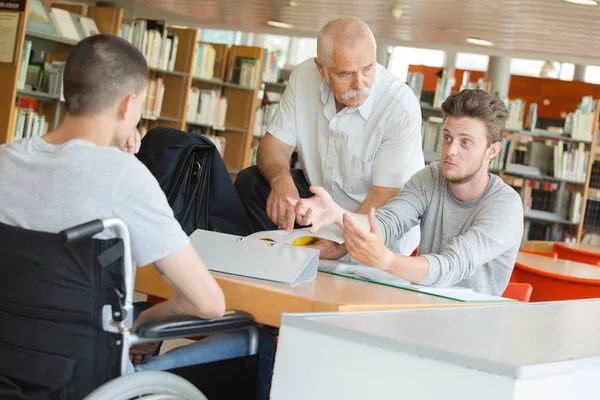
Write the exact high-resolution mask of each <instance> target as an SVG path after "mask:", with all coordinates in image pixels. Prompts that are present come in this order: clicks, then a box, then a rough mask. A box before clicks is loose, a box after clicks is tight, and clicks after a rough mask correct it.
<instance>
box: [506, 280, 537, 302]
mask: <svg viewBox="0 0 600 400" xmlns="http://www.w3.org/2000/svg"><path fill="white" fill-rule="evenodd" d="M532 292H533V286H531V285H530V284H529V283H517V282H508V286H507V287H506V289H505V290H504V293H503V294H502V297H506V298H507V299H513V300H518V301H522V302H525V303H528V302H529V299H530V298H531V293H532Z"/></svg>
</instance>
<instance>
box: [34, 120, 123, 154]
mask: <svg viewBox="0 0 600 400" xmlns="http://www.w3.org/2000/svg"><path fill="white" fill-rule="evenodd" d="M112 132H114V129H113V127H112V126H111V124H107V122H106V119H105V118H102V117H74V116H70V115H69V114H67V115H65V117H64V118H63V120H62V121H61V122H60V124H59V125H58V127H56V129H54V130H53V131H51V132H49V133H48V134H46V135H44V136H43V137H42V138H43V140H44V141H46V142H48V143H50V144H63V143H66V142H68V141H69V140H73V139H82V140H87V141H88V142H92V143H94V144H95V145H97V146H103V147H106V146H111V145H112V140H113V133H112Z"/></svg>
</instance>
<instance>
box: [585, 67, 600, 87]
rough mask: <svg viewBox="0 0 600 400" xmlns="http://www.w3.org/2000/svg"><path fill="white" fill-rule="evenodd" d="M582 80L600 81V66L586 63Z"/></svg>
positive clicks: (589, 81)
mask: <svg viewBox="0 0 600 400" xmlns="http://www.w3.org/2000/svg"><path fill="white" fill-rule="evenodd" d="M584 81H585V82H588V83H600V67H597V66H595V65H588V67H587V68H586V69H585V78H584Z"/></svg>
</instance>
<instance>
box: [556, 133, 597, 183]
mask: <svg viewBox="0 0 600 400" xmlns="http://www.w3.org/2000/svg"><path fill="white" fill-rule="evenodd" d="M589 159H590V152H589V151H588V150H585V144H584V143H579V144H577V146H576V147H575V145H574V144H572V143H568V142H563V141H562V140H559V141H558V143H557V144H556V145H555V146H554V177H555V178H560V179H568V180H571V181H577V182H585V178H586V171H587V165H588V162H589Z"/></svg>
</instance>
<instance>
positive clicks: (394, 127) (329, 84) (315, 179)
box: [236, 17, 424, 259]
mask: <svg viewBox="0 0 600 400" xmlns="http://www.w3.org/2000/svg"><path fill="white" fill-rule="evenodd" d="M376 46H377V45H376V43H375V38H374V36H373V33H372V32H371V30H370V29H369V27H368V26H367V25H366V24H365V23H364V22H363V21H361V20H360V19H358V18H352V17H345V18H337V19H334V20H331V21H329V22H328V23H327V24H325V25H324V26H323V27H322V28H321V30H320V31H319V36H318V39H317V58H314V59H309V60H306V61H304V62H302V63H301V64H299V65H298V66H297V67H296V68H295V70H294V71H293V72H292V74H291V76H290V80H289V84H288V86H287V88H286V90H285V92H284V94H283V96H282V98H281V102H280V106H279V110H278V111H277V113H276V114H275V117H274V119H273V122H272V123H271V125H270V126H269V128H268V132H267V134H266V136H265V137H264V138H263V139H262V140H261V143H260V145H259V148H258V157H257V166H255V167H250V168H247V169H245V170H244V171H241V172H240V174H239V175H238V177H237V180H236V188H237V190H238V193H239V195H240V198H241V199H242V202H243V203H244V205H245V207H246V209H247V211H248V214H249V216H250V218H251V220H252V222H253V224H254V228H255V229H256V230H257V231H260V230H269V229H277V227H278V226H279V227H281V228H283V229H287V230H291V229H293V227H294V222H295V221H296V215H295V213H294V209H293V208H290V207H288V206H287V204H286V201H285V199H286V197H291V198H307V197H311V196H312V195H313V193H311V191H310V190H309V186H310V185H313V186H322V187H323V188H325V190H326V191H327V192H328V193H330V194H331V196H332V197H333V199H334V200H335V201H336V203H338V204H340V205H342V206H343V207H344V208H345V209H347V210H351V211H354V212H356V213H362V214H367V213H368V212H369V210H370V208H371V207H374V208H379V207H381V206H383V205H384V204H386V203H387V201H388V200H390V199H392V198H393V197H394V196H396V195H397V194H398V192H399V191H400V189H402V187H403V185H404V184H405V183H406V182H407V181H408V179H409V178H410V177H411V176H412V175H413V174H415V173H416V172H417V171H418V170H420V169H421V168H423V167H424V159H423V151H422V148H421V110H420V107H419V103H418V101H417V99H416V97H415V96H414V94H413V93H412V91H411V90H410V88H409V87H408V86H406V85H405V84H404V83H403V82H402V81H400V80H399V79H398V78H396V77H394V76H393V75H392V74H391V73H390V72H389V71H387V70H386V69H385V68H384V67H383V66H381V65H379V64H377V62H376ZM294 149H296V150H297V152H298V156H299V161H300V164H301V166H302V171H297V170H290V157H291V155H292V153H293V152H294ZM418 229H419V228H418V227H415V228H413V229H412V230H411V231H410V232H408V233H407V234H406V235H404V236H403V237H402V239H401V240H400V241H399V242H397V243H394V244H393V245H392V246H390V247H391V248H390V249H391V250H392V251H394V252H395V253H398V254H404V255H407V254H410V253H411V252H412V251H413V250H414V249H415V247H416V246H417V245H418V242H419V230H418ZM313 246H315V247H317V248H319V249H320V251H321V257H322V258H328V259H337V258H340V257H342V256H343V255H344V254H345V253H346V251H345V248H344V246H343V245H341V246H340V245H337V244H336V243H333V242H330V241H325V240H320V241H319V242H317V243H316V244H314V245H313Z"/></svg>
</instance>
